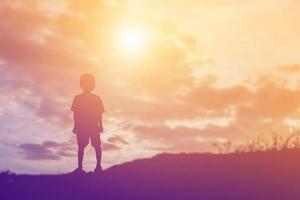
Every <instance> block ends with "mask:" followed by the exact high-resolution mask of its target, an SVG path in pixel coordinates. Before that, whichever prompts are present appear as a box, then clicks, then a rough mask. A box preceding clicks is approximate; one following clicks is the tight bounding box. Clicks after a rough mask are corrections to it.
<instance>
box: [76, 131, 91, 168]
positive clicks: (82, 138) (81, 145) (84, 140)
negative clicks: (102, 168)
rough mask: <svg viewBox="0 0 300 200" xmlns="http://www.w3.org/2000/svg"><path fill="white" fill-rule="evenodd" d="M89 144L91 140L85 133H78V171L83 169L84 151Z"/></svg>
mask: <svg viewBox="0 0 300 200" xmlns="http://www.w3.org/2000/svg"><path fill="white" fill-rule="evenodd" d="M88 143H89V138H88V136H87V135H86V134H84V133H77V145H78V169H82V168H83V166H82V162H83V156H84V149H85V147H86V146H87V144H88Z"/></svg>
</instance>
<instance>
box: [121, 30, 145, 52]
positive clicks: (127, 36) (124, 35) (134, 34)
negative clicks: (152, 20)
mask: <svg viewBox="0 0 300 200" xmlns="http://www.w3.org/2000/svg"><path fill="white" fill-rule="evenodd" d="M146 41H147V37H146V33H145V32H144V31H143V30H142V29H139V28H133V27H128V28H125V29H124V30H122V31H121V33H120V46H121V48H122V50H123V51H124V52H125V53H133V52H139V51H141V50H142V49H143V48H144V47H145V44H146Z"/></svg>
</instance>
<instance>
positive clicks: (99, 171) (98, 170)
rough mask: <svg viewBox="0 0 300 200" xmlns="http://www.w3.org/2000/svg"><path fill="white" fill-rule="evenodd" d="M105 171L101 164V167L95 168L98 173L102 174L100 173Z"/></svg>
mask: <svg viewBox="0 0 300 200" xmlns="http://www.w3.org/2000/svg"><path fill="white" fill-rule="evenodd" d="M102 172H103V169H102V167H101V166H100V167H96V168H95V169H94V173H96V174H100V173H102Z"/></svg>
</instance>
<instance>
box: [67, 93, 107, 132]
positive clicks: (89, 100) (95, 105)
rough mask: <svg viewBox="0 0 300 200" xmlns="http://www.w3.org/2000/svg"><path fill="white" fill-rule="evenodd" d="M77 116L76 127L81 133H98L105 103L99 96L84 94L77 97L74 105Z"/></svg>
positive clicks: (73, 109)
mask: <svg viewBox="0 0 300 200" xmlns="http://www.w3.org/2000/svg"><path fill="white" fill-rule="evenodd" d="M71 110H72V111H74V114H75V118H76V119H75V126H76V130H77V131H78V132H79V133H82V132H88V133H91V132H92V133H93V132H95V131H96V132H98V129H99V120H100V119H101V118H100V117H101V115H102V113H103V112H104V108H103V103H102V100H101V98H100V97H99V96H97V95H95V94H93V93H82V94H79V95H77V96H75V98H74V100H73V103H72V108H71Z"/></svg>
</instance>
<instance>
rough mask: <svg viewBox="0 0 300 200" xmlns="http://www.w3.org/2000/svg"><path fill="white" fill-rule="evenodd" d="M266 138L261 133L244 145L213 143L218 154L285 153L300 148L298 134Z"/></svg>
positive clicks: (299, 135) (276, 134) (276, 133)
mask: <svg viewBox="0 0 300 200" xmlns="http://www.w3.org/2000/svg"><path fill="white" fill-rule="evenodd" d="M270 135H271V136H269V137H266V136H265V135H264V134H263V133H261V134H259V135H258V136H257V137H256V138H254V139H252V140H250V141H248V142H245V143H244V144H233V142H232V141H226V142H223V143H214V144H213V146H214V147H216V148H217V151H218V153H219V154H229V153H248V152H261V151H285V150H288V149H297V148H300V132H299V131H294V132H293V133H291V134H289V135H279V134H278V132H271V134H270Z"/></svg>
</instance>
